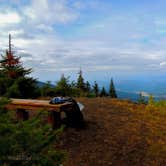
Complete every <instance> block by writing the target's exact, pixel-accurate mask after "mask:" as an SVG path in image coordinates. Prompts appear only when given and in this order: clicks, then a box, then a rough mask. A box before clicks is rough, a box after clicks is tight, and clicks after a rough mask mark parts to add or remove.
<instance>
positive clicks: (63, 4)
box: [23, 0, 78, 25]
mask: <svg viewBox="0 0 166 166" xmlns="http://www.w3.org/2000/svg"><path fill="white" fill-rule="evenodd" d="M23 13H24V14H25V16H27V17H28V18H29V19H30V20H29V21H30V22H33V23H41V24H43V23H44V24H50V25H52V24H56V23H68V22H71V21H74V20H75V19H77V17H78V13H76V11H75V10H74V9H73V8H70V7H69V6H68V5H67V1H66V0H59V1H48V0H38V1H36V0H32V3H31V4H30V6H26V7H25V8H24V9H23Z"/></svg>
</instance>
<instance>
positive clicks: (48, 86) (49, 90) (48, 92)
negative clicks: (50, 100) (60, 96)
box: [40, 81, 55, 97]
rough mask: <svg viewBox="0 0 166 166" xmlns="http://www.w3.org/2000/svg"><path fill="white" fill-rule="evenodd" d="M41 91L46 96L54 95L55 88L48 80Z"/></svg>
mask: <svg viewBox="0 0 166 166" xmlns="http://www.w3.org/2000/svg"><path fill="white" fill-rule="evenodd" d="M40 91H41V96H43V97H46V96H51V97H52V96H54V94H55V90H54V88H53V87H52V86H51V82H50V81H47V82H46V83H45V84H44V86H43V87H41V88H40Z"/></svg>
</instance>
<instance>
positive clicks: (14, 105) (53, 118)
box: [5, 99, 73, 128]
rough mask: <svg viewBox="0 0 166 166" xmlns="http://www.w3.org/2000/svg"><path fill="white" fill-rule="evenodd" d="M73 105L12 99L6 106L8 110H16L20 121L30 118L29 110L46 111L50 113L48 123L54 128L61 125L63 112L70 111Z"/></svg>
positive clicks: (69, 103) (70, 103)
mask: <svg viewBox="0 0 166 166" xmlns="http://www.w3.org/2000/svg"><path fill="white" fill-rule="evenodd" d="M72 106H73V103H72V102H66V103H63V104H49V101H47V100H29V99H11V102H10V103H9V104H7V105H6V106H5V108H6V109H7V110H16V115H17V118H18V119H19V120H27V119H28V118H29V112H28V110H32V111H35V110H45V111H48V112H49V114H48V123H50V124H51V125H52V127H53V128H57V127H59V126H60V125H61V112H63V110H65V111H66V110H67V111H70V110H71V109H72Z"/></svg>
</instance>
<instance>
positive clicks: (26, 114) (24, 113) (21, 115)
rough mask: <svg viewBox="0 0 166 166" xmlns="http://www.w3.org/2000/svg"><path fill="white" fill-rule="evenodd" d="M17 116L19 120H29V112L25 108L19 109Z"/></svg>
mask: <svg viewBox="0 0 166 166" xmlns="http://www.w3.org/2000/svg"><path fill="white" fill-rule="evenodd" d="M16 116H17V119H18V120H28V119H29V112H28V111H26V110H25V109H17V111H16Z"/></svg>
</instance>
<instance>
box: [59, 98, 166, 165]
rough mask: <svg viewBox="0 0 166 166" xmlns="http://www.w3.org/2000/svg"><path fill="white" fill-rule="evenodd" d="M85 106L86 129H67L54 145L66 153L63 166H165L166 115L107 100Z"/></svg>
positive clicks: (100, 99)
mask: <svg viewBox="0 0 166 166" xmlns="http://www.w3.org/2000/svg"><path fill="white" fill-rule="evenodd" d="M77 101H79V102H81V103H83V104H84V105H85V109H84V111H83V113H84V118H85V121H86V128H85V129H82V130H78V129H73V128H66V129H65V131H64V133H63V134H62V135H61V136H60V141H59V142H58V144H57V145H56V148H57V149H61V150H62V149H63V150H65V151H67V154H68V155H67V159H66V160H65V162H64V164H63V165H65V166H108V165H110V166H144V165H145V166H165V165H166V116H164V115H166V114H164V115H160V114H159V113H155V112H150V111H146V110H145V106H144V105H137V104H134V103H132V102H129V101H120V100H111V99H110V98H97V99H87V98H79V99H77Z"/></svg>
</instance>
